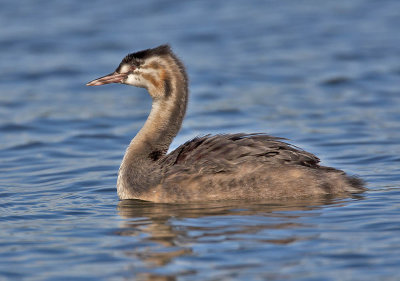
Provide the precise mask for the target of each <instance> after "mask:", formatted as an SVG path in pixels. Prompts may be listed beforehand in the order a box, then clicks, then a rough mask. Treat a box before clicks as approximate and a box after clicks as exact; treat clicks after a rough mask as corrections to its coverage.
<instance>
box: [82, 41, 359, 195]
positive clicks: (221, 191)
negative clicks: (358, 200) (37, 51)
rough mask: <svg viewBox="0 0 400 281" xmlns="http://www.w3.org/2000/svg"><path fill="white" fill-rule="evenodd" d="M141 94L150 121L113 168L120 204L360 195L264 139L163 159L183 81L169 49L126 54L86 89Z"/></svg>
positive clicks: (207, 144)
mask: <svg viewBox="0 0 400 281" xmlns="http://www.w3.org/2000/svg"><path fill="white" fill-rule="evenodd" d="M109 83H121V84H127V85H132V86H136V87H143V88H146V89H147V90H148V92H149V94H150V96H151V97H152V99H153V104H152V109H151V112H150V115H149V117H148V119H147V121H146V123H145V124H144V126H143V128H142V129H141V130H140V131H139V133H138V134H137V135H136V136H135V137H134V138H133V139H132V141H131V143H130V144H129V146H128V148H127V150H126V153H125V155H124V158H123V160H122V163H121V167H120V169H119V174H118V180H117V191H118V196H119V198H120V199H141V200H147V201H153V202H189V201H209V200H227V199H284V198H301V197H313V196H314V197H315V196H324V195H349V194H350V193H356V192H361V191H363V190H364V189H365V188H364V187H363V183H362V181H361V180H359V179H357V178H354V177H350V176H347V175H346V174H345V173H344V172H343V171H340V170H336V169H334V168H329V167H324V166H320V165H319V164H318V162H319V159H318V158H317V157H316V156H314V155H313V154H311V153H309V152H306V151H304V150H301V149H298V148H295V147H293V146H291V145H290V144H287V143H285V142H283V141H282V139H281V138H276V137H272V136H268V135H265V134H243V133H240V134H221V135H215V136H210V135H207V136H204V137H197V138H195V139H193V140H190V141H188V142H186V143H185V144H183V145H181V146H179V147H178V148H177V149H175V150H174V151H172V152H171V153H169V154H167V150H168V147H169V145H170V144H171V142H172V140H173V138H174V137H175V136H176V135H177V133H178V131H179V129H180V127H181V124H182V120H183V118H184V115H185V112H186V105H187V100H188V78H187V74H186V71H185V68H184V66H183V64H182V62H181V61H180V60H179V59H178V58H177V57H176V56H175V54H174V53H173V52H172V51H171V49H170V47H169V46H168V45H162V46H159V47H157V48H154V49H147V50H143V51H140V52H137V53H133V54H129V55H127V56H126V57H125V58H124V59H123V60H122V62H121V63H120V64H119V66H118V68H117V69H116V70H115V71H114V72H113V73H111V74H109V75H106V76H103V77H101V78H98V79H96V80H93V81H91V82H89V83H87V85H88V86H98V85H104V84H109Z"/></svg>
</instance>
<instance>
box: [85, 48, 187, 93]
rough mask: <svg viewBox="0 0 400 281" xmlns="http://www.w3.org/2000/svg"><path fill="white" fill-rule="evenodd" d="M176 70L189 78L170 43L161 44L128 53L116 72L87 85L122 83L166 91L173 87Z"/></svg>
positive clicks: (153, 90) (155, 90) (151, 90)
mask: <svg viewBox="0 0 400 281" xmlns="http://www.w3.org/2000/svg"><path fill="white" fill-rule="evenodd" d="M175 68H177V69H175ZM175 72H181V73H183V77H184V79H183V80H186V79H187V78H186V74H185V71H184V69H183V65H182V64H181V63H180V61H179V60H178V59H177V58H176V56H175V55H174V54H173V53H172V51H171V48H170V47H169V45H161V46H158V47H156V48H153V49H147V50H143V51H139V52H136V53H132V54H129V55H127V56H126V57H125V58H124V59H123V60H122V61H121V63H120V64H119V66H118V67H117V69H116V70H115V71H114V72H112V73H110V74H108V75H105V76H103V77H100V78H97V79H95V80H93V81H90V82H88V83H87V84H86V85H87V86H100V85H104V84H110V83H121V84H127V85H131V86H136V87H141V88H146V89H148V90H149V91H150V92H159V91H157V90H164V92H165V91H166V90H168V89H166V88H167V87H171V79H172V77H171V73H175Z"/></svg>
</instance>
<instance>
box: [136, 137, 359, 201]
mask: <svg viewBox="0 0 400 281" xmlns="http://www.w3.org/2000/svg"><path fill="white" fill-rule="evenodd" d="M318 163H319V159H318V158H317V157H316V156H315V155H313V154H311V153H309V152H306V151H304V150H301V149H299V148H297V147H295V146H292V145H290V144H287V143H286V142H284V141H283V139H281V138H276V137H272V136H269V135H265V134H221V135H215V136H204V137H197V138H195V139H193V140H191V141H188V142H186V143H185V144H183V145H181V146H179V147H178V148H177V149H176V150H174V151H172V152H171V153H170V154H168V155H166V156H164V157H162V158H161V159H159V160H158V167H159V171H161V174H162V177H161V183H160V184H158V185H157V186H156V187H153V188H152V189H151V190H152V191H151V193H150V194H149V195H148V196H150V197H149V198H144V199H145V200H151V201H158V202H180V201H207V200H226V199H282V198H298V197H310V196H320V195H328V194H329V195H335V194H349V193H352V192H360V191H362V190H363V188H362V182H361V181H360V180H359V179H356V178H353V177H349V176H347V175H346V174H345V173H344V172H343V171H340V170H336V169H333V168H329V167H324V166H320V165H319V164H318Z"/></svg>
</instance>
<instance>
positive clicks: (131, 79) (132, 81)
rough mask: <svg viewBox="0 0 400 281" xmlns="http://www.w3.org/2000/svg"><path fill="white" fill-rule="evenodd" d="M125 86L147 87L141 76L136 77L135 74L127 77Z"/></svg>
mask: <svg viewBox="0 0 400 281" xmlns="http://www.w3.org/2000/svg"><path fill="white" fill-rule="evenodd" d="M124 83H125V84H128V85H132V86H136V87H145V86H146V85H145V81H143V79H141V78H140V77H139V76H137V75H135V74H129V75H128V76H127V77H126V80H125V82H124Z"/></svg>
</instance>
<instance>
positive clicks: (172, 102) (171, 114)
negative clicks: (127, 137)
mask: <svg viewBox="0 0 400 281" xmlns="http://www.w3.org/2000/svg"><path fill="white" fill-rule="evenodd" d="M165 72H166V73H164V74H165V75H163V76H164V78H165V79H164V81H163V83H159V85H162V86H160V87H149V88H148V91H149V93H150V95H151V96H152V98H153V104H152V109H151V112H150V115H149V117H148V118H147V121H146V123H145V124H144V126H143V128H142V129H141V130H140V131H139V132H138V134H137V135H136V136H135V138H133V139H132V141H131V143H130V144H129V146H128V148H127V150H126V153H125V155H124V159H123V160H122V163H121V167H120V171H119V176H118V182H117V189H118V195H119V196H120V198H121V199H126V198H135V197H137V196H139V195H140V194H141V193H142V192H143V191H146V190H147V189H148V187H149V185H152V183H155V182H157V180H158V176H159V175H157V171H156V172H154V168H156V167H157V165H156V161H157V160H158V159H159V158H160V157H162V156H164V155H165V154H166V153H167V151H168V148H169V146H170V144H171V142H172V140H173V139H174V137H175V136H176V135H177V134H178V132H179V129H180V127H181V125H182V121H183V118H184V115H185V112H186V106H187V100H188V85H187V77H186V74H185V72H184V69H183V68H182V67H180V66H179V65H176V66H174V67H170V68H169V69H166V70H165Z"/></svg>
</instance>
